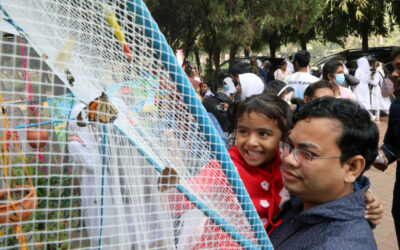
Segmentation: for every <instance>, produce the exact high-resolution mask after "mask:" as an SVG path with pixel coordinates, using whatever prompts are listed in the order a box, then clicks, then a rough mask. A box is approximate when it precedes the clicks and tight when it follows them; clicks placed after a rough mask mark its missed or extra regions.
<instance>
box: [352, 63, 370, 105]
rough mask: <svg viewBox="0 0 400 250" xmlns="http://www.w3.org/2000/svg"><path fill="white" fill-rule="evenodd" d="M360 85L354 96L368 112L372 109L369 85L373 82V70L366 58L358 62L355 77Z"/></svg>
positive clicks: (355, 89)
mask: <svg viewBox="0 0 400 250" xmlns="http://www.w3.org/2000/svg"><path fill="white" fill-rule="evenodd" d="M354 76H355V77H356V78H357V79H358V80H360V83H359V84H358V85H357V86H356V87H355V88H354V90H353V91H354V95H355V96H356V99H357V101H358V103H359V104H360V105H361V106H362V107H364V108H365V109H366V110H370V109H371V101H370V99H371V97H370V93H369V87H368V84H369V83H370V80H371V70H370V66H369V63H368V60H367V58H366V57H361V58H360V59H358V60H357V70H356V74H355V75H354Z"/></svg>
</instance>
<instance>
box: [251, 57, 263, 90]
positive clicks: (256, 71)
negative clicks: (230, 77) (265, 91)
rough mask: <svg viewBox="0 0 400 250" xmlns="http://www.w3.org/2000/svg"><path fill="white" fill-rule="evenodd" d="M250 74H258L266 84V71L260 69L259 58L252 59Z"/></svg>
mask: <svg viewBox="0 0 400 250" xmlns="http://www.w3.org/2000/svg"><path fill="white" fill-rule="evenodd" d="M250 72H251V73H254V74H256V75H257V76H259V77H260V78H261V80H262V81H263V82H264V84H265V78H266V77H267V76H266V74H265V71H264V70H263V69H262V68H260V67H258V62H257V57H255V56H253V57H251V58H250Z"/></svg>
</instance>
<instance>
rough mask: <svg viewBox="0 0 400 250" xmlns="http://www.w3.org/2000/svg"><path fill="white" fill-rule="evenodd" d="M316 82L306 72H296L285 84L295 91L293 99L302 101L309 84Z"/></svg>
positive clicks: (315, 78) (314, 78)
mask: <svg viewBox="0 0 400 250" xmlns="http://www.w3.org/2000/svg"><path fill="white" fill-rule="evenodd" d="M316 81H318V78H317V77H315V76H313V75H311V74H310V73H307V72H296V73H294V74H292V75H290V76H289V77H288V78H286V82H287V84H288V85H289V86H290V87H292V88H293V89H294V91H295V97H296V98H301V99H304V91H305V90H306V88H307V87H308V85H310V84H311V83H314V82H316Z"/></svg>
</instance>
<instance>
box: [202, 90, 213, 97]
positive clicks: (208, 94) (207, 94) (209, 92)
mask: <svg viewBox="0 0 400 250" xmlns="http://www.w3.org/2000/svg"><path fill="white" fill-rule="evenodd" d="M213 95H214V94H213V92H211V90H207V92H206V93H205V94H204V96H213Z"/></svg>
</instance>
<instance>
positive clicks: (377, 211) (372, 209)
mask: <svg viewBox="0 0 400 250" xmlns="http://www.w3.org/2000/svg"><path fill="white" fill-rule="evenodd" d="M365 203H366V205H367V206H366V209H365V219H367V220H368V221H369V222H370V223H371V224H374V225H378V224H379V223H380V221H381V220H382V217H383V205H382V201H381V200H380V199H379V198H378V197H377V196H376V195H374V194H373V193H372V192H371V190H369V189H368V190H367V192H365Z"/></svg>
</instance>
